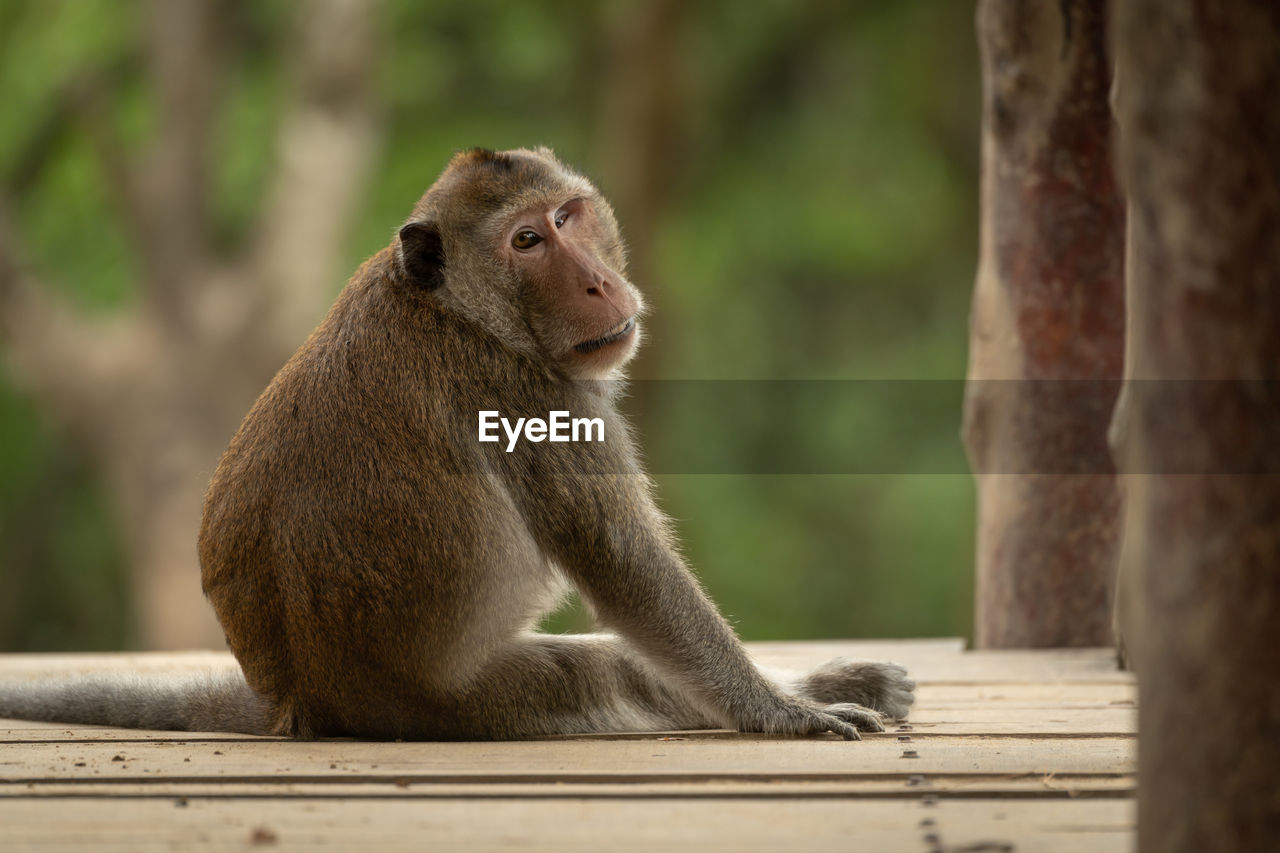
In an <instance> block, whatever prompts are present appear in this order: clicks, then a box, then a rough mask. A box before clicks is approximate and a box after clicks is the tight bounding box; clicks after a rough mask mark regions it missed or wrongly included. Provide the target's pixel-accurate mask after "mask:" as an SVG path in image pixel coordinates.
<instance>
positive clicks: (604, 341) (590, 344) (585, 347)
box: [573, 317, 636, 355]
mask: <svg viewBox="0 0 1280 853" xmlns="http://www.w3.org/2000/svg"><path fill="white" fill-rule="evenodd" d="M635 327H636V318H635V317H628V318H627V319H626V320H623V321H622V322H621V323H619V324H618V325H616V326H614V327H613V328H612V329H610V330H609V331H607V332H605V333H604V334H603V335H601V336H600V337H598V338H596V339H595V340H591V341H586V342H585V343H581V344H578V345H577V346H576V347H574V348H573V349H574V351H575V352H580V353H582V354H583V355H586V354H587V353H589V352H595V351H596V350H598V349H601V348H602V347H607V346H608V345H609V344H611V343H613V342H615V341H620V340H622V339H623V338H625V337H626V336H627V335H629V334H631V332H632V331H633V330H634V329H635Z"/></svg>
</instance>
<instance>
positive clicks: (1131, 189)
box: [1115, 0, 1280, 853]
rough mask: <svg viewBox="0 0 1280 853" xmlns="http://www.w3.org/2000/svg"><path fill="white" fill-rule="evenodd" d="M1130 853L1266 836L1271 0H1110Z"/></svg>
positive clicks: (1270, 750)
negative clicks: (1133, 688)
mask: <svg viewBox="0 0 1280 853" xmlns="http://www.w3.org/2000/svg"><path fill="white" fill-rule="evenodd" d="M1115 34H1116V51H1117V60H1118V73H1119V77H1120V81H1121V87H1120V91H1119V98H1118V104H1117V114H1118V118H1119V121H1120V125H1121V127H1122V129H1123V134H1122V145H1121V154H1120V162H1121V167H1122V174H1123V175H1124V180H1125V184H1126V187H1127V189H1128V193H1129V201H1130V208H1129V209H1130V217H1131V228H1132V231H1133V237H1134V239H1133V246H1132V250H1131V266H1130V269H1129V276H1130V291H1129V292H1130V296H1131V303H1130V307H1131V312H1132V313H1131V318H1130V334H1131V338H1132V339H1131V343H1130V354H1131V360H1132V361H1131V365H1130V366H1129V368H1128V372H1129V374H1130V379H1129V381H1128V382H1127V384H1126V391H1125V398H1126V405H1125V417H1124V418H1123V420H1122V421H1121V422H1120V424H1119V427H1120V429H1119V430H1118V432H1119V435H1118V442H1117V447H1118V453H1119V454H1120V459H1121V460H1122V464H1123V466H1124V468H1125V469H1126V470H1130V471H1133V472H1140V473H1135V474H1134V476H1132V477H1130V485H1129V488H1128V489H1127V496H1126V503H1127V530H1126V547H1125V553H1124V562H1123V566H1122V572H1124V573H1125V574H1126V575H1136V577H1132V576H1131V577H1130V580H1131V581H1134V588H1135V589H1136V590H1137V591H1138V593H1139V596H1140V598H1141V604H1142V606H1141V612H1142V619H1141V620H1140V621H1139V623H1138V624H1137V626H1136V629H1137V630H1136V632H1135V631H1134V630H1133V629H1132V628H1127V629H1126V634H1127V635H1128V636H1129V637H1130V642H1131V645H1136V648H1135V649H1134V650H1135V651H1136V652H1137V657H1138V659H1139V661H1140V674H1141V688H1140V689H1141V702H1140V711H1139V714H1140V720H1139V730H1140V732H1141V740H1140V750H1139V816H1138V823H1139V849H1140V850H1143V851H1160V853H1169V851H1184V850H1185V851H1190V850H1197V851H1198V850H1214V851H1224V852H1225V853H1230V851H1246V850H1248V851H1253V850H1270V849H1275V846H1276V844H1277V840H1278V839H1280V797H1278V796H1277V789H1276V768H1277V767H1280V653H1278V650H1280V473H1276V472H1280V443H1277V440H1276V439H1277V436H1280V384H1278V382H1280V111H1277V110H1276V108H1275V105H1276V93H1277V92H1280V50H1278V49H1277V45H1280V6H1277V4H1275V3H1273V2H1271V0H1234V2H1230V3H1221V2H1217V0H1128V2H1125V3H1121V4H1117V7H1116V14H1115Z"/></svg>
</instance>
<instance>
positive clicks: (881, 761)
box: [0, 734, 1135, 786]
mask: <svg viewBox="0 0 1280 853" xmlns="http://www.w3.org/2000/svg"><path fill="white" fill-rule="evenodd" d="M907 750H914V752H915V755H914V756H913V757H904V753H905V752H906V751H907ZM1134 753H1135V741H1134V739H1133V738H1132V737H1090V738H1057V739H1043V738H1018V737H1003V736H981V737H956V736H950V735H938V736H935V737H930V738H927V739H926V738H914V736H913V740H912V741H910V742H907V743H903V742H899V741H898V740H897V736H896V735H894V734H881V735H867V736H866V738H865V739H864V740H863V741H861V742H859V743H848V742H845V741H841V740H838V739H836V738H835V736H834V735H828V736H826V737H820V738H812V739H773V738H765V737H762V736H753V735H731V736H729V737H724V738H698V737H688V738H687V739H680V738H677V739H669V738H668V739H664V738H659V737H650V738H641V739H602V738H592V739H574V740H569V739H565V740H544V741H517V742H511V743H393V742H358V741H338V740H334V741H297V742H282V741H270V740H228V741H221V742H183V741H161V742H148V741H141V742H137V743H130V744H121V743H97V742H90V743H58V742H52V743H50V742H45V743H28V744H22V745H12V744H8V745H4V746H0V786H3V785H12V784H18V785H21V784H25V783H26V782H27V781H30V780H37V781H46V780H47V781H53V780H65V779H92V778H94V777H110V778H116V779H121V780H134V781H137V780H143V779H146V778H174V777H176V778H193V777H194V778H208V779H218V778H231V779H241V780H243V779H259V778H264V777H269V778H282V777H287V776H290V775H292V776H295V777H305V778H312V777H328V776H343V775H350V774H360V773H375V774H377V775H391V776H397V777H399V776H404V777H410V778H414V779H421V780H423V781H447V780H449V779H464V780H465V779H471V780H482V779H491V780H495V781H502V780H525V781H546V782H556V781H588V780H593V779H594V780H603V781H621V780H625V779H631V780H649V779H657V780H672V779H685V780H705V779H721V778H749V779H807V780H814V781H817V780H823V779H846V778H850V777H856V776H866V775H869V774H871V775H884V774H896V775H901V776H907V775H909V774H926V775H927V774H948V773H987V774H1024V773H1040V774H1047V773H1091V774H1117V773H1119V774H1127V773H1132V772H1133V771H1134V767H1135V760H1134ZM117 756H119V758H117Z"/></svg>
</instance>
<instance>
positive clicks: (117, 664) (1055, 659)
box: [0, 639, 1133, 684]
mask: <svg viewBox="0 0 1280 853" xmlns="http://www.w3.org/2000/svg"><path fill="white" fill-rule="evenodd" d="M747 647H748V648H749V649H750V650H751V652H752V654H753V655H754V656H755V657H756V659H757V660H759V661H760V662H761V663H763V664H766V665H768V666H775V667H781V668H793V669H805V668H807V667H811V666H815V665H817V664H819V663H822V662H823V661H826V660H829V659H830V658H833V657H848V658H855V659H868V660H894V661H897V662H899V663H902V664H903V665H905V666H906V667H907V668H908V669H910V670H911V672H912V675H913V677H915V678H916V680H917V681H919V682H921V683H930V682H943V683H955V682H975V681H999V682H1009V681H1015V682H1016V681H1047V682H1072V681H1076V682H1080V681H1084V682H1101V683H1120V684H1129V683H1133V676H1132V675H1131V674H1129V673H1124V672H1119V671H1117V670H1116V668H1115V655H1114V652H1113V651H1112V650H1110V649H1036V650H1016V651H1001V650H997V651H981V652H963V653H962V652H961V641H960V640H957V639H943V640H881V641H872V640H867V641H856V640H849V641H835V640H827V641H805V642H768V643H748V644H747ZM235 666H236V664H235V660H234V659H233V658H232V657H231V655H230V654H228V653H226V652H212V651H193V652H134V653H129V654H112V653H102V654H65V653H39V654H6V655H0V678H38V677H42V676H45V675H50V674H58V675H62V674H78V673H89V672H121V671H123V672H166V671H188V670H191V669H212V670H217V671H224V670H228V669H234V668H235Z"/></svg>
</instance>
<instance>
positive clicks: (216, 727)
mask: <svg viewBox="0 0 1280 853" xmlns="http://www.w3.org/2000/svg"><path fill="white" fill-rule="evenodd" d="M0 719H15V720H41V721H45V722H54V723H86V724H89V725H96V726H115V727H118V728H125V729H168V730H174V731H192V732H240V733H243V734H268V733H269V726H268V723H267V705H266V702H265V701H264V700H263V699H262V697H260V696H258V694H256V693H254V692H253V690H252V689H250V687H249V685H248V684H245V681H244V675H243V673H240V672H213V671H210V672H204V673H192V674H184V675H172V674H169V675H165V674H159V673H157V674H148V675H135V674H111V675H89V676H80V677H68V678H58V679H48V680H41V681H11V682H6V683H0Z"/></svg>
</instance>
